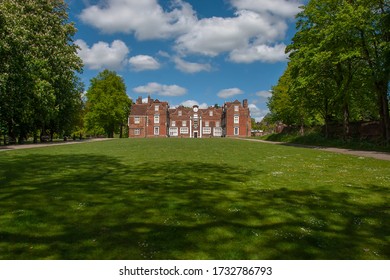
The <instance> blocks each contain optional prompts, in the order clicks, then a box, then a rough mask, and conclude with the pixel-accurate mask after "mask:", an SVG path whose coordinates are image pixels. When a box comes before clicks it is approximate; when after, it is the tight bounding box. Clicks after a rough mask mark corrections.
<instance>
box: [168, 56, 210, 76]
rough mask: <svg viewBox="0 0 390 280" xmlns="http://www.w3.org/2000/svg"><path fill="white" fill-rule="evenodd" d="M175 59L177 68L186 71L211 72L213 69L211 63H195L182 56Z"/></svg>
mask: <svg viewBox="0 0 390 280" xmlns="http://www.w3.org/2000/svg"><path fill="white" fill-rule="evenodd" d="M173 61H174V62H175V64H176V69H178V70H180V71H182V72H186V73H197V72H201V71H206V72H209V71H211V65H210V64H207V63H206V64H202V63H195V62H188V61H185V60H183V59H181V58H180V57H175V58H174V59H173Z"/></svg>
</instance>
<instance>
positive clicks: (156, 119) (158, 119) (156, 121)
mask: <svg viewBox="0 0 390 280" xmlns="http://www.w3.org/2000/svg"><path fill="white" fill-rule="evenodd" d="M154 123H160V116H159V115H154Z"/></svg>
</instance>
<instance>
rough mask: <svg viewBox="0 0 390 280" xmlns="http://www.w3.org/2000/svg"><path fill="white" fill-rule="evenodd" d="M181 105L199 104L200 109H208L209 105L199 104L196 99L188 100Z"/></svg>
mask: <svg viewBox="0 0 390 280" xmlns="http://www.w3.org/2000/svg"><path fill="white" fill-rule="evenodd" d="M180 105H182V106H184V107H192V106H194V105H198V106H199V108H200V109H207V108H208V107H209V106H208V105H207V104H206V103H202V104H199V102H198V101H195V100H186V101H184V102H182V103H180ZM177 107H178V106H177Z"/></svg>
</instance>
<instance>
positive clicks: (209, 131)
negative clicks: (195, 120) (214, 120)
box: [202, 126, 211, 134]
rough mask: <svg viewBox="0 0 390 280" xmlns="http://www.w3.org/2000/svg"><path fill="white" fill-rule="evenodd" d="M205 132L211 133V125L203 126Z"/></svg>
mask: <svg viewBox="0 0 390 280" xmlns="http://www.w3.org/2000/svg"><path fill="white" fill-rule="evenodd" d="M202 132H203V134H211V127H208V126H207V127H203V131H202Z"/></svg>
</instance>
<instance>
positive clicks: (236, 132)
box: [234, 126, 240, 135]
mask: <svg viewBox="0 0 390 280" xmlns="http://www.w3.org/2000/svg"><path fill="white" fill-rule="evenodd" d="M234 135H240V128H239V127H238V126H235V127H234Z"/></svg>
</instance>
